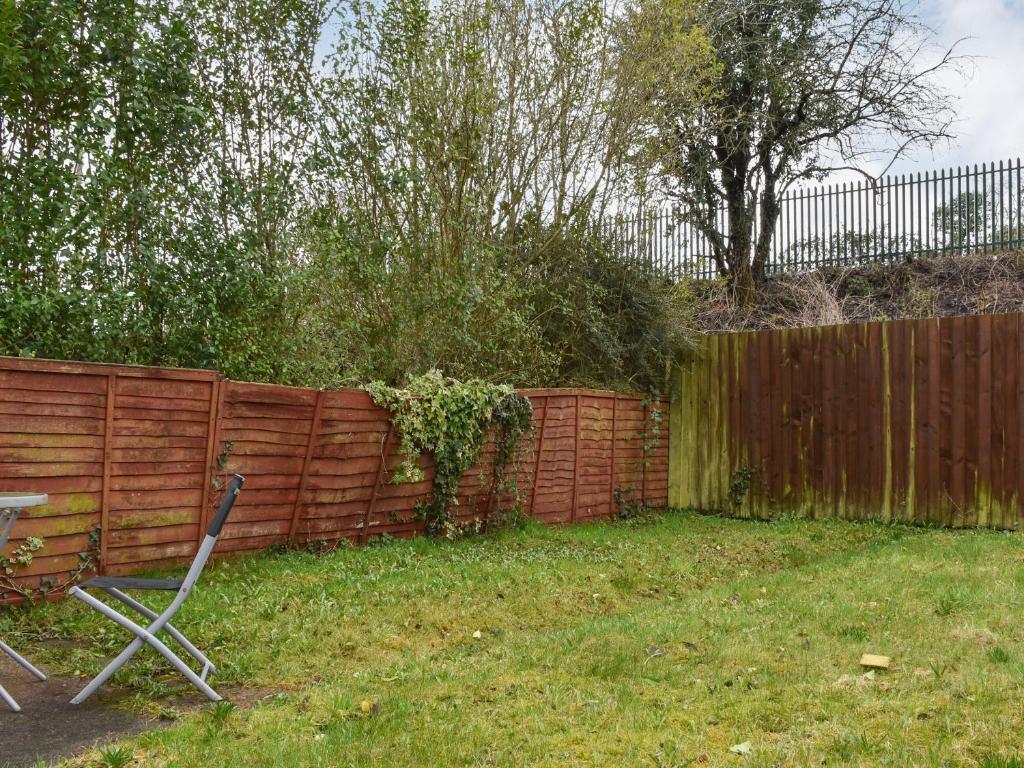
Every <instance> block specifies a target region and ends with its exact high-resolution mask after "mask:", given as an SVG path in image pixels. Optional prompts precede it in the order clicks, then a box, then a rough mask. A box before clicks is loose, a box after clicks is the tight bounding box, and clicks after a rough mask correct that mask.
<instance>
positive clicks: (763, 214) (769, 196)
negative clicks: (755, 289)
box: [752, 174, 779, 282]
mask: <svg viewBox="0 0 1024 768" xmlns="http://www.w3.org/2000/svg"><path fill="white" fill-rule="evenodd" d="M778 218H779V199H778V197H777V196H776V194H775V179H774V177H773V176H771V175H770V174H766V178H765V187H764V191H762V192H761V211H760V220H759V222H758V234H757V242H756V243H755V244H754V263H753V265H752V273H753V279H754V280H755V281H757V282H761V281H762V280H764V278H765V273H766V271H767V266H768V257H769V256H770V255H771V248H772V238H773V237H775V224H776V222H777V221H778Z"/></svg>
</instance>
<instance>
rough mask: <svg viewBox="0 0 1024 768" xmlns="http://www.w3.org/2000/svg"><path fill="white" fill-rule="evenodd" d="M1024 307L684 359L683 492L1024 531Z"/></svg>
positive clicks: (712, 346)
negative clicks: (1022, 525)
mask: <svg viewBox="0 0 1024 768" xmlns="http://www.w3.org/2000/svg"><path fill="white" fill-rule="evenodd" d="M1021 324H1022V317H1021V316H1019V315H990V316H969V317H950V318H940V319H935V318H932V319H926V320H898V321H892V322H884V323H862V324H856V325H848V326H834V327H824V328H821V327H819V328H803V329H785V330H776V331H763V332H751V333H738V334H725V335H720V336H714V337H707V338H705V339H703V340H702V342H701V344H700V346H699V349H698V350H697V351H696V353H695V354H694V355H693V357H692V359H690V360H688V361H686V362H684V363H683V364H682V365H681V366H680V368H679V370H678V371H677V382H676V383H677V385H678V388H679V397H678V399H677V401H676V402H675V403H674V405H673V409H674V410H673V416H672V420H671V431H672V441H671V442H672V457H671V460H670V462H669V465H670V466H671V474H672V478H671V480H672V484H671V490H670V494H669V498H670V502H671V503H673V504H676V505H680V506H693V507H696V508H699V509H707V510H720V511H727V512H731V513H735V514H740V515H757V516H766V515H770V514H774V513H777V512H790V513H792V512H796V513H802V514H805V515H812V516H816V517H838V518H844V519H851V520H866V519H873V520H899V521H905V522H913V523H922V524H923V523H928V524H935V525H950V526H983V527H991V528H1016V527H1017V526H1018V525H1019V521H1020V515H1021V510H1020V503H1021V491H1022V489H1024V462H1022V457H1021V453H1020V448H1019V445H1020V441H1021V439H1022V438H1024V408H1022V407H1021V403H1022V402H1024V376H1022V371H1021V368H1020V366H1021V365H1022V364H1024V354H1022V349H1021V345H1022V344H1024V336H1022V333H1021Z"/></svg>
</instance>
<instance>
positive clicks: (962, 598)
mask: <svg viewBox="0 0 1024 768" xmlns="http://www.w3.org/2000/svg"><path fill="white" fill-rule="evenodd" d="M970 597H971V596H970V593H969V592H968V591H967V590H966V589H965V588H964V587H963V586H956V587H953V588H952V589H947V590H946V591H945V592H943V593H942V594H941V595H939V599H938V600H937V601H936V603H935V613H936V614H937V615H939V616H952V615H953V614H954V613H960V612H961V611H963V610H964V609H965V608H967V606H968V605H969V604H970Z"/></svg>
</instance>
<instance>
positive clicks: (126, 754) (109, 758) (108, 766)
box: [100, 744, 134, 768]
mask: <svg viewBox="0 0 1024 768" xmlns="http://www.w3.org/2000/svg"><path fill="white" fill-rule="evenodd" d="M132 762H134V757H133V755H132V751H131V750H130V749H128V747H118V746H114V745H112V744H110V745H107V746H105V747H100V765H102V766H103V768H127V766H129V765H131V764H132Z"/></svg>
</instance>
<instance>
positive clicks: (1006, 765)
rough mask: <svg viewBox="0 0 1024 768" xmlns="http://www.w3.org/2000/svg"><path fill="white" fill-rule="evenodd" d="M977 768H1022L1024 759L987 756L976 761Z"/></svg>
mask: <svg viewBox="0 0 1024 768" xmlns="http://www.w3.org/2000/svg"><path fill="white" fill-rule="evenodd" d="M978 768H1024V759H1022V758H1020V757H1013V756H1002V755H989V756H988V757H983V758H981V759H980V760H979V761H978Z"/></svg>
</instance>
